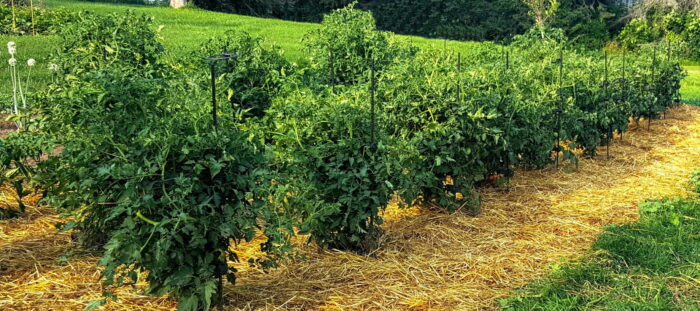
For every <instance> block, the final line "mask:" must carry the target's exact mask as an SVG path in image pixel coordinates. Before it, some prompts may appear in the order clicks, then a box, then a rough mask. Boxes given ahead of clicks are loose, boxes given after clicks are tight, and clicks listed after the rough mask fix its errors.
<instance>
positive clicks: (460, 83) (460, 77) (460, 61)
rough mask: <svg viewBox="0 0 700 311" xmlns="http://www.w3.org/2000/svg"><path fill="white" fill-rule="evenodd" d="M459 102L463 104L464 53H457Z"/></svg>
mask: <svg viewBox="0 0 700 311" xmlns="http://www.w3.org/2000/svg"><path fill="white" fill-rule="evenodd" d="M457 102H458V103H459V104H460V105H461V104H462V53H457Z"/></svg>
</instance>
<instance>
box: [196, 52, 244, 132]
mask: <svg viewBox="0 0 700 311" xmlns="http://www.w3.org/2000/svg"><path fill="white" fill-rule="evenodd" d="M233 58H238V55H237V54H231V53H228V52H226V50H224V52H223V53H221V54H218V55H211V56H208V57H206V58H204V60H206V61H208V62H209V68H210V69H211V116H212V119H213V121H214V129H215V130H218V128H219V119H218V117H217V112H216V110H217V106H216V64H217V62H219V61H228V60H230V59H233Z"/></svg>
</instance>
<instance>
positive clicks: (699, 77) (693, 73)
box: [681, 66, 700, 106]
mask: <svg viewBox="0 0 700 311" xmlns="http://www.w3.org/2000/svg"><path fill="white" fill-rule="evenodd" d="M684 68H685V70H687V71H688V77H687V78H685V79H684V80H683V81H682V82H681V95H682V96H683V101H684V102H686V103H688V104H691V105H695V106H700V66H684Z"/></svg>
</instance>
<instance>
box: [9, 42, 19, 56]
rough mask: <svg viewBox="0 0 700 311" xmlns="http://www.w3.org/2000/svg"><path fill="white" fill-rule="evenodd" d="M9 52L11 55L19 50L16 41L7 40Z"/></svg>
mask: <svg viewBox="0 0 700 311" xmlns="http://www.w3.org/2000/svg"><path fill="white" fill-rule="evenodd" d="M7 52H9V53H10V55H14V54H15V52H17V48H16V47H15V42H14V41H10V42H7Z"/></svg>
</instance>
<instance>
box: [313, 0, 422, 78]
mask: <svg viewBox="0 0 700 311" xmlns="http://www.w3.org/2000/svg"><path fill="white" fill-rule="evenodd" d="M354 5H355V4H354V3H353V4H351V5H349V6H348V7H345V8H343V9H340V10H336V11H334V12H333V13H332V14H328V15H325V16H324V18H323V23H322V24H321V28H320V29H318V30H315V31H312V32H311V33H308V34H307V35H306V36H305V37H304V42H305V44H306V48H307V49H308V52H309V55H310V60H311V61H310V63H311V68H312V69H313V70H314V71H315V73H316V75H317V76H318V79H320V80H321V81H325V82H327V83H330V84H346V85H347V84H356V83H361V82H367V77H368V75H367V72H369V71H370V68H371V67H372V64H373V63H374V67H375V70H376V71H377V72H381V71H382V70H384V68H386V67H387V66H388V65H389V64H391V63H392V62H393V61H394V60H395V59H397V58H402V59H403V58H408V57H410V55H411V53H412V52H411V49H410V48H408V47H402V46H400V45H399V44H397V43H396V42H395V41H394V39H393V37H392V36H390V35H389V34H387V33H384V32H379V31H377V29H376V26H375V24H374V18H373V17H372V14H371V13H368V12H364V11H360V10H355V9H354Z"/></svg>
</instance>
